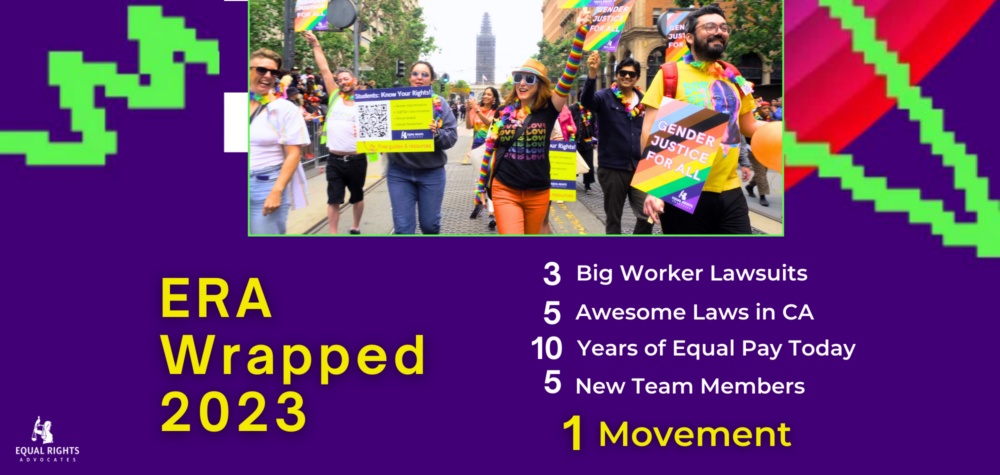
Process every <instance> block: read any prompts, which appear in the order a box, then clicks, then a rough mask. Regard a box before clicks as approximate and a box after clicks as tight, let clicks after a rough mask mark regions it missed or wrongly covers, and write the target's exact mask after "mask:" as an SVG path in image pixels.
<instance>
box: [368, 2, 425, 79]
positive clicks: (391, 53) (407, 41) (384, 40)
mask: <svg viewBox="0 0 1000 475" xmlns="http://www.w3.org/2000/svg"><path fill="white" fill-rule="evenodd" d="M423 12H424V10H423V8H416V9H414V10H413V11H412V12H404V11H403V6H402V3H401V2H400V0H366V1H365V2H363V3H361V7H360V8H359V15H360V17H361V21H363V22H365V23H367V24H377V23H378V22H379V21H381V22H382V24H383V26H384V29H385V31H382V32H380V36H377V37H376V38H375V40H374V41H372V42H371V44H369V45H368V52H367V54H365V55H364V56H363V58H364V62H365V64H367V65H369V66H371V67H372V68H374V71H368V72H366V74H365V79H374V80H375V83H376V87H391V86H392V85H393V84H394V83H395V82H396V81H397V78H396V61H397V60H403V62H405V63H406V66H407V69H409V68H410V67H411V66H412V65H413V64H414V63H416V62H417V61H418V60H420V58H421V57H426V56H427V55H429V54H431V53H433V52H435V51H437V50H438V47H437V46H435V45H434V37H433V36H427V25H426V24H424V19H423ZM435 72H437V71H435ZM398 81H399V82H400V83H402V84H403V85H407V80H406V78H401V79H398ZM437 90H438V89H435V91H437Z"/></svg>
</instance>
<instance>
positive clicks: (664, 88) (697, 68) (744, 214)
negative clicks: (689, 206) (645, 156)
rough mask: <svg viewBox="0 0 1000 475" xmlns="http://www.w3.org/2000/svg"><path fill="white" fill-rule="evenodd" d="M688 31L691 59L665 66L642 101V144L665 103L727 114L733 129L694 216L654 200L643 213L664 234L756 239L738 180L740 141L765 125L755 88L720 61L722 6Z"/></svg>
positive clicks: (688, 22) (697, 18)
mask: <svg viewBox="0 0 1000 475" xmlns="http://www.w3.org/2000/svg"><path fill="white" fill-rule="evenodd" d="M684 31H685V41H686V42H687V44H688V47H689V48H690V53H688V54H687V55H685V56H684V58H683V60H682V61H679V62H676V63H665V64H664V65H663V66H661V68H660V71H659V72H657V73H656V77H655V78H653V82H652V83H651V84H650V87H649V91H648V92H647V93H646V97H645V98H644V99H643V101H642V103H643V105H644V106H646V107H647V108H648V109H649V110H648V111H647V114H646V119H645V121H644V122H643V128H642V143H643V145H645V146H648V145H649V139H650V131H651V130H652V128H653V123H654V122H656V116H657V111H658V109H659V108H660V105H661V103H662V102H663V100H664V98H665V97H666V98H673V99H676V100H677V101H683V102H686V103H688V104H692V105H695V106H699V107H704V108H706V109H710V110H712V111H716V112H719V113H722V114H727V115H728V124H727V125H726V127H725V128H724V130H722V131H721V132H720V135H721V138H720V140H719V142H720V143H719V144H717V147H716V148H714V150H713V153H712V155H711V157H710V158H711V160H712V161H711V170H710V172H709V174H708V176H707V177H704V178H700V177H699V179H704V180H705V182H704V187H703V188H702V189H701V195H700V197H699V198H698V200H697V207H696V208H695V209H694V212H693V213H691V212H688V211H684V210H682V209H679V208H677V207H675V206H666V207H665V206H664V202H663V201H662V200H660V199H659V198H657V197H655V196H653V195H651V194H650V195H647V197H646V199H645V202H644V203H643V211H644V212H645V213H646V214H648V215H650V216H652V218H653V220H655V221H657V222H660V223H661V226H662V227H663V233H664V234H750V233H751V229H750V216H749V212H750V210H749V208H748V206H747V202H746V198H745V197H744V196H743V191H742V190H740V178H739V177H738V176H737V174H736V169H737V164H738V161H739V155H740V146H739V145H740V138H739V135H740V134H742V135H744V136H746V137H751V136H753V134H754V132H756V131H757V129H758V128H760V127H761V126H763V125H765V122H758V121H757V120H756V119H754V115H753V109H754V106H755V104H754V98H753V96H752V93H753V87H752V85H751V84H749V83H748V82H747V81H746V80H745V79H743V76H741V75H740V74H739V71H737V70H736V68H734V67H733V66H732V65H730V64H728V63H725V62H722V61H719V59H720V58H722V55H723V53H725V51H726V44H727V43H728V42H729V33H730V26H729V24H728V23H726V16H725V12H723V11H722V9H721V8H719V7H718V6H716V5H708V6H705V7H702V8H700V9H698V10H696V11H694V12H691V14H690V15H688V16H687V18H685V20H684ZM665 74H666V76H665ZM741 168H742V173H743V179H744V180H748V179H749V178H750V169H749V168H748V167H746V166H744V167H741Z"/></svg>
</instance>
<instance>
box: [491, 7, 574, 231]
mask: <svg viewBox="0 0 1000 475" xmlns="http://www.w3.org/2000/svg"><path fill="white" fill-rule="evenodd" d="M590 26H591V21H590V14H589V13H586V12H585V13H583V14H581V15H580V17H579V18H578V19H577V32H576V37H575V38H574V39H573V49H572V51H570V54H569V59H568V60H567V62H566V69H565V70H564V71H563V74H562V77H561V78H560V79H559V84H558V85H556V88H555V91H553V90H552V86H551V83H550V82H549V78H548V77H547V76H548V69H547V68H546V67H545V66H544V65H543V64H542V63H540V62H538V61H536V60H534V59H529V60H528V61H527V62H525V63H524V66H522V67H521V68H520V69H517V70H515V71H513V79H514V85H513V86H514V87H513V88H512V89H511V91H510V93H509V94H508V95H507V98H506V100H505V101H504V104H503V106H502V108H501V110H500V111H499V112H497V119H496V120H495V121H494V122H493V127H492V128H491V129H490V134H489V136H488V137H487V139H486V153H485V154H484V156H483V161H484V163H485V164H492V166H490V167H489V168H488V169H489V170H490V176H489V177H488V178H487V180H485V181H486V183H485V187H486V189H487V190H489V191H490V195H491V196H492V198H493V203H494V207H495V209H496V216H497V228H498V230H499V232H500V234H539V232H540V231H541V229H542V223H543V222H544V221H545V216H546V215H547V214H548V209H549V189H550V188H551V185H552V182H551V176H550V171H551V170H550V164H549V148H550V136H551V134H552V129H553V127H554V126H555V123H556V119H557V118H558V116H559V112H560V111H562V108H563V106H565V105H566V99H567V97H568V96H569V91H570V88H571V87H572V85H573V81H574V80H575V79H576V74H577V71H578V70H579V68H580V60H581V58H582V56H583V41H584V38H586V36H587V32H588V31H589V30H590ZM553 92H554V95H553Z"/></svg>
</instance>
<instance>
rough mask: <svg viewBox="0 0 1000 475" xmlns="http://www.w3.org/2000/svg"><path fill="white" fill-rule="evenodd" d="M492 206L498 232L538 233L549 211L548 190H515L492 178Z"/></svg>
mask: <svg viewBox="0 0 1000 475" xmlns="http://www.w3.org/2000/svg"><path fill="white" fill-rule="evenodd" d="M493 208H494V210H495V212H496V217H497V230H498V231H500V234H538V232H539V231H540V230H541V229H542V221H544V220H545V215H546V214H548V212H549V190H545V191H532V190H515V189H513V188H508V187H507V186H505V185H504V184H503V183H500V180H497V179H495V178H494V179H493Z"/></svg>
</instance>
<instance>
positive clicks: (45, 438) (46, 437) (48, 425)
mask: <svg viewBox="0 0 1000 475" xmlns="http://www.w3.org/2000/svg"><path fill="white" fill-rule="evenodd" d="M41 424H42V416H38V420H37V421H35V427H34V428H33V429H31V441H32V442H35V441H37V440H38V436H42V443H43V444H51V443H52V431H51V429H52V421H45V425H44V426H42V428H41V430H39V429H38V426H39V425H41Z"/></svg>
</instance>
